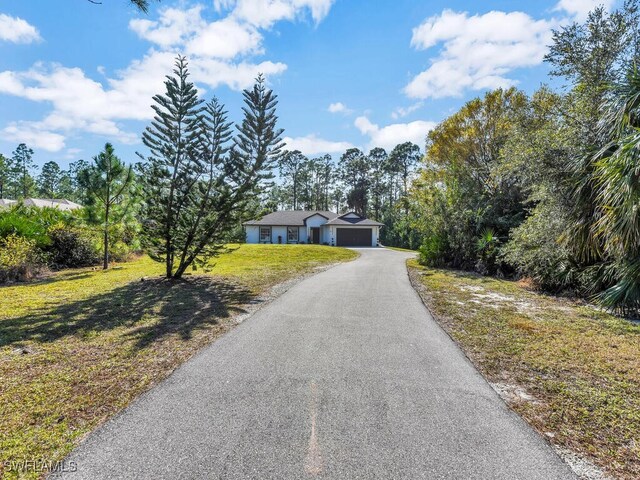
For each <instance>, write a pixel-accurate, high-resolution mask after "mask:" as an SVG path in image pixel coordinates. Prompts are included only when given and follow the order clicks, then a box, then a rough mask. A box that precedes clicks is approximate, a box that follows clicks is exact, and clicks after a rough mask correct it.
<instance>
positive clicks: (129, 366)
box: [0, 245, 357, 478]
mask: <svg viewBox="0 0 640 480" xmlns="http://www.w3.org/2000/svg"><path fill="white" fill-rule="evenodd" d="M235 247H238V246H235ZM356 256H357V254H356V253H355V252H353V251H351V250H346V249H342V248H335V247H324V246H316V245H290V246H289V245H242V246H240V247H239V248H237V249H236V250H235V251H233V253H230V254H228V255H223V256H221V257H219V258H218V259H216V260H215V261H214V263H215V265H214V266H213V268H212V270H211V272H210V273H209V274H198V275H195V274H194V275H187V276H186V278H185V279H184V280H181V281H167V280H164V279H162V278H161V277H160V276H161V274H162V271H163V266H162V265H160V264H158V263H155V262H153V261H152V260H150V259H149V258H147V257H143V258H140V259H138V260H135V261H132V262H128V263H123V264H120V265H117V266H115V267H114V268H112V269H110V270H108V271H102V270H95V269H90V268H89V269H78V270H67V271H62V272H59V273H57V274H55V275H52V276H51V277H49V278H45V279H42V280H39V281H35V282H32V283H28V284H16V285H11V286H4V287H0V405H1V406H2V415H0V478H1V477H3V475H4V478H16V477H21V478H22V477H24V478H35V477H38V474H37V473H36V472H33V471H22V472H16V471H9V469H8V468H7V467H4V471H3V462H4V461H13V462H17V461H21V460H30V461H36V460H44V461H57V460H60V459H62V458H64V456H66V455H67V454H68V453H69V452H70V451H71V449H72V448H73V447H74V445H76V444H77V442H78V441H79V440H80V439H81V438H82V437H83V436H84V435H86V434H87V433H88V432H90V431H91V430H93V429H94V428H95V427H96V426H97V425H99V424H100V423H102V422H103V421H104V420H105V419H107V418H109V417H110V416H112V415H113V414H114V413H116V412H117V411H118V410H120V409H122V408H123V407H125V406H126V405H127V404H128V403H129V402H130V401H131V400H132V399H133V398H135V397H136V396H137V395H139V394H140V393H141V392H143V391H144V390H146V389H148V388H149V387H150V386H152V385H153V384H155V383H157V382H158V381H159V380H161V379H163V378H165V377H166V376H167V375H168V374H169V373H170V372H171V371H172V370H173V369H174V368H175V367H176V366H178V365H179V364H180V363H182V362H183V361H185V360H186V359H188V358H189V357H190V356H191V355H193V353H195V352H196V351H197V350H198V349H200V348H202V347H203V346H205V345H206V344H208V343H210V342H211V341H213V340H215V339H216V338H217V337H219V336H220V335H221V334H222V333H224V332H226V331H228V330H229V329H230V328H232V327H233V325H234V321H233V317H234V316H235V315H236V314H239V313H242V312H244V311H246V308H247V305H248V304H249V302H251V301H252V300H254V301H255V299H256V296H257V295H259V294H260V293H262V292H264V291H266V290H267V289H268V288H269V287H271V286H273V285H275V284H277V283H279V282H282V281H284V280H287V279H290V278H293V277H295V276H298V275H301V274H304V273H308V272H313V271H314V269H316V268H317V267H319V266H322V265H326V264H330V263H335V262H341V261H348V260H351V259H353V258H355V257H356Z"/></svg>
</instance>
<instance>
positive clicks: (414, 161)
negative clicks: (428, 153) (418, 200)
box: [389, 142, 420, 197]
mask: <svg viewBox="0 0 640 480" xmlns="http://www.w3.org/2000/svg"><path fill="white" fill-rule="evenodd" d="M419 161H420V147H418V146H417V145H416V144H414V143H411V142H405V143H401V144H400V145H396V146H395V148H394V149H393V150H392V151H391V153H390V154H389V162H390V163H391V164H392V165H394V169H395V171H397V172H398V174H399V176H400V179H401V181H402V196H404V197H406V196H407V192H408V190H409V178H410V177H411V174H412V173H413V171H414V170H415V167H416V165H418V162H419Z"/></svg>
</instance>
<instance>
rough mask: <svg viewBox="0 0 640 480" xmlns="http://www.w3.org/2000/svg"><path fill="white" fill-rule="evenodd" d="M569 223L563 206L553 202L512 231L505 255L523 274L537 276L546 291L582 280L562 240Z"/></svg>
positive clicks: (566, 286) (559, 288) (502, 253)
mask: <svg viewBox="0 0 640 480" xmlns="http://www.w3.org/2000/svg"><path fill="white" fill-rule="evenodd" d="M566 222H567V219H566V215H565V214H564V212H563V210H562V209H561V208H558V207H557V206H554V205H553V204H550V203H541V204H539V205H538V206H537V207H536V208H535V209H534V210H533V212H532V214H531V215H530V216H529V217H527V219H526V220H525V221H524V222H523V223H522V224H521V225H520V226H518V227H516V228H514V229H513V230H512V231H511V234H510V239H509V242H508V243H507V244H506V245H505V246H504V247H502V251H501V256H502V257H503V258H504V260H506V261H507V262H508V263H510V264H511V265H513V266H514V267H515V268H516V271H517V273H518V274H519V275H520V276H524V277H529V278H531V279H533V280H534V282H535V283H536V285H537V286H538V287H539V288H542V289H544V290H549V291H559V290H562V289H564V288H568V287H572V286H575V285H577V284H580V283H582V281H581V280H580V279H579V278H578V277H579V273H578V272H577V271H576V270H575V268H574V267H572V264H571V262H570V261H569V256H568V252H567V249H566V248H565V247H564V246H563V244H562V243H561V241H560V238H561V235H562V233H563V231H564V229H565V225H566Z"/></svg>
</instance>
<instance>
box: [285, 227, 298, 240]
mask: <svg viewBox="0 0 640 480" xmlns="http://www.w3.org/2000/svg"><path fill="white" fill-rule="evenodd" d="M287 243H298V227H287Z"/></svg>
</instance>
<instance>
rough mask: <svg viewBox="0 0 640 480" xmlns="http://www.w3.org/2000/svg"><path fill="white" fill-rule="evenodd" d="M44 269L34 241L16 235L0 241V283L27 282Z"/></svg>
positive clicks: (40, 253)
mask: <svg viewBox="0 0 640 480" xmlns="http://www.w3.org/2000/svg"><path fill="white" fill-rule="evenodd" d="M44 268H45V262H44V258H43V255H42V252H41V251H40V250H39V249H38V247H37V246H36V241H35V240H32V239H29V238H25V237H21V236H19V235H16V234H11V235H8V236H7V237H5V238H4V239H2V240H0V282H7V281H25V280H29V279H31V278H33V277H34V276H35V275H37V274H38V273H40V272H41V271H42V270H43V269H44Z"/></svg>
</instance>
